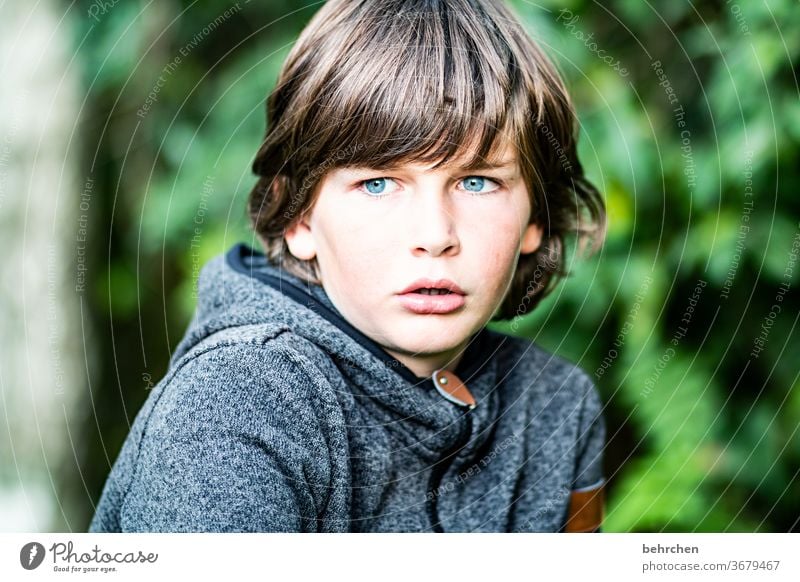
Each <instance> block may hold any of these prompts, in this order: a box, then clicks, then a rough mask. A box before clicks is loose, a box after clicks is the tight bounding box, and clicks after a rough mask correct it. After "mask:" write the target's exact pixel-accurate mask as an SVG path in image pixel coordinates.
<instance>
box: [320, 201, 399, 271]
mask: <svg viewBox="0 0 800 582" xmlns="http://www.w3.org/2000/svg"><path fill="white" fill-rule="evenodd" d="M378 224H379V222H376V221H374V220H369V219H368V218H367V217H365V216H363V213H359V212H347V213H341V212H340V213H338V214H331V213H328V215H327V218H326V219H325V220H320V221H317V222H316V224H314V226H313V229H314V235H315V239H316V243H317V253H318V256H319V261H320V262H321V263H322V264H323V270H327V271H328V273H329V276H335V277H336V278H337V279H338V280H339V281H341V282H343V283H345V282H346V283H348V284H353V285H359V286H371V285H374V284H375V279H376V277H375V273H376V272H379V271H380V266H381V265H385V264H387V261H388V259H389V258H390V257H389V255H390V254H391V252H390V249H391V245H390V240H389V237H388V236H387V229H386V228H385V227H384V228H380V227H379V226H377V225H378ZM326 267H327V269H326ZM334 269H335V271H336V273H335V275H334V273H333V270H334Z"/></svg>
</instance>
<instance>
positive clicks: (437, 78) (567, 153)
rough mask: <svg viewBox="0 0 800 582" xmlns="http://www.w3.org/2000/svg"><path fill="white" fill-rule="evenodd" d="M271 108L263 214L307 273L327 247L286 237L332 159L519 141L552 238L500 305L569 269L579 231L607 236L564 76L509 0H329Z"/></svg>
mask: <svg viewBox="0 0 800 582" xmlns="http://www.w3.org/2000/svg"><path fill="white" fill-rule="evenodd" d="M267 120H268V124H269V125H268V128H267V133H266V137H265V139H264V142H263V144H262V146H261V148H260V149H259V151H258V154H257V155H256V158H255V161H254V163H253V171H254V172H255V173H256V174H257V175H258V176H260V178H259V180H258V182H257V184H256V185H255V187H254V188H253V191H252V192H251V194H250V199H249V208H248V210H249V214H250V219H251V222H252V225H253V228H254V230H255V232H256V233H257V235H258V236H259V238H260V239H261V242H262V244H263V246H264V249H265V251H266V254H267V256H268V257H269V259H270V260H271V261H272V262H274V263H276V264H279V265H281V266H282V267H283V268H284V269H286V270H287V271H289V272H290V273H292V274H294V275H297V276H299V277H301V278H302V279H304V280H306V281H309V282H313V283H316V284H319V283H320V280H319V276H318V268H317V264H316V259H314V260H312V261H303V260H300V259H297V258H296V257H294V256H293V255H292V254H291V253H290V252H289V250H288V247H287V246H286V241H285V240H284V237H283V235H284V232H285V231H286V230H287V229H288V228H290V227H291V226H292V225H293V224H294V223H295V222H296V221H298V220H300V219H301V217H302V216H303V215H304V213H306V212H307V211H308V210H310V208H311V207H312V205H313V203H314V194H315V191H316V189H317V188H316V186H317V185H318V184H319V183H320V181H321V179H322V177H323V176H324V175H325V173H326V172H327V171H329V170H331V169H333V168H338V167H343V166H350V165H358V166H367V167H372V168H376V169H377V168H385V167H389V166H391V165H394V164H401V163H403V162H418V163H431V164H433V163H436V166H438V165H440V164H442V163H447V162H449V161H451V160H453V159H456V158H458V159H461V157H462V156H469V157H468V158H467V159H466V161H465V165H464V167H465V169H469V168H470V167H471V166H477V165H478V164H479V163H480V162H482V161H484V160H485V159H487V158H489V159H491V157H492V156H494V155H495V154H496V153H497V147H498V146H499V145H500V144H501V143H502V142H503V141H505V139H511V141H512V143H514V145H515V146H516V148H517V159H518V161H519V164H520V167H521V169H522V175H523V178H524V180H525V183H526V185H527V186H528V191H529V192H530V193H531V198H532V200H531V203H532V208H533V211H532V213H531V223H535V224H538V225H540V226H541V227H542V228H543V238H542V245H541V246H540V248H539V249H538V250H537V251H536V252H534V253H532V254H529V255H521V256H520V259H519V264H518V266H517V270H516V273H515V275H514V280H513V282H512V284H511V287H510V290H509V293H508V294H507V296H506V298H505V299H504V301H503V303H502V305H501V306H500V309H499V311H498V313H497V314H496V315H497V317H498V318H501V319H509V318H511V317H514V316H515V315H520V314H521V313H524V312H525V311H526V310H529V309H532V308H533V307H534V306H535V305H536V304H537V303H538V302H539V301H540V300H541V299H542V298H543V297H544V296H545V295H546V294H547V293H549V292H550V291H551V290H552V288H553V287H554V286H555V283H556V282H557V281H558V279H559V277H562V276H565V275H566V270H565V263H566V257H565V237H566V236H567V235H568V234H570V233H572V232H574V233H576V235H577V237H578V242H579V245H580V247H581V248H583V247H585V246H586V243H587V241H588V240H591V241H592V242H593V243H594V244H593V250H596V248H597V247H598V246H599V244H600V242H601V240H602V237H603V233H604V229H605V209H604V205H603V201H602V198H601V197H600V194H599V193H598V191H597V190H596V189H595V188H594V186H592V185H591V184H590V183H589V182H588V181H587V179H586V178H585V177H584V175H583V170H582V168H581V165H580V162H579V161H578V157H577V150H576V137H577V128H576V125H577V124H576V119H575V114H574V111H573V109H572V105H571V103H570V99H569V96H568V95H567V92H566V89H565V87H564V84H563V82H562V81H561V79H560V78H559V76H558V73H557V72H556V70H555V68H554V67H553V65H552V64H551V63H550V62H549V60H548V59H547V58H546V57H545V55H544V54H543V53H542V52H541V50H540V49H539V48H538V47H537V46H536V44H535V43H534V42H533V41H532V40H531V38H530V37H529V36H528V35H527V34H526V33H525V31H524V30H523V29H522V27H521V26H520V24H519V22H518V21H517V19H516V18H515V17H514V15H513V14H512V13H511V12H510V11H509V9H508V8H507V7H506V6H504V5H503V4H502V3H501V2H498V1H492V0H329V1H328V2H327V3H326V4H325V5H324V6H323V7H322V8H321V9H320V10H319V11H318V12H317V13H316V15H315V16H314V17H313V18H312V20H311V21H310V22H309V24H308V25H307V26H306V28H305V29H304V30H303V32H302V33H301V35H300V37H299V39H298V41H297V43H296V44H295V46H294V47H293V49H292V51H291V52H290V54H289V56H288V57H287V60H286V62H285V63H284V66H283V69H282V71H281V73H280V75H279V78H278V82H277V85H276V87H275V89H274V90H273V92H272V93H271V94H270V96H269V99H268V101H267ZM586 211H588V216H586Z"/></svg>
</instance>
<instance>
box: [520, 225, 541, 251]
mask: <svg viewBox="0 0 800 582" xmlns="http://www.w3.org/2000/svg"><path fill="white" fill-rule="evenodd" d="M541 244H542V227H541V226H539V225H538V224H529V225H528V226H527V228H526V229H525V233H524V234H523V235H522V244H521V245H520V249H519V252H520V254H523V255H528V254H530V253H532V252H534V251H535V250H536V249H538V248H539V245H541Z"/></svg>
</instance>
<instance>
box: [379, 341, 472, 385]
mask: <svg viewBox="0 0 800 582" xmlns="http://www.w3.org/2000/svg"><path fill="white" fill-rule="evenodd" d="M464 348H465V346H464V345H460V346H458V347H456V348H453V349H452V350H449V351H447V352H443V353H439V354H430V355H428V354H410V353H407V352H395V351H393V350H389V349H386V348H384V350H385V351H386V352H387V353H389V354H390V355H391V356H393V357H394V358H395V359H397V360H398V361H399V362H400V363H402V364H403V365H404V366H406V367H407V368H408V369H409V370H411V371H412V372H414V374H416V375H417V376H419V377H421V378H427V377H430V376H431V375H432V374H433V373H434V372H435V371H436V370H441V369H444V370H448V371H450V372H455V370H456V367H457V366H458V363H459V362H460V361H461V358H462V357H463V356H464Z"/></svg>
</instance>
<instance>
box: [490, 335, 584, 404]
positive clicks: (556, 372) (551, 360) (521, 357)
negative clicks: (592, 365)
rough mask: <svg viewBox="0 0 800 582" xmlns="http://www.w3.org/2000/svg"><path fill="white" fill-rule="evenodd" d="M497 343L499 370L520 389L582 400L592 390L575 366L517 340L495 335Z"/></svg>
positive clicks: (547, 351) (526, 341)
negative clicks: (499, 347) (498, 342)
mask: <svg viewBox="0 0 800 582" xmlns="http://www.w3.org/2000/svg"><path fill="white" fill-rule="evenodd" d="M492 334H493V335H494V336H495V337H496V338H497V340H498V341H500V342H501V349H500V350H499V357H500V358H501V369H502V370H504V371H505V372H504V373H507V374H508V377H509V380H510V381H511V382H513V383H517V384H519V385H520V387H521V388H522V389H524V390H533V391H535V392H537V393H546V394H549V395H551V396H552V395H554V394H555V395H561V396H564V397H570V398H572V399H576V398H577V399H584V398H586V397H587V396H589V393H590V392H593V391H595V390H596V389H595V386H594V382H593V380H592V378H591V376H589V374H588V373H587V372H586V371H585V370H584V369H583V368H581V367H580V366H579V365H577V364H575V363H574V362H572V361H570V360H568V359H567V358H565V357H563V356H559V355H557V354H554V353H553V352H551V351H549V350H547V349H545V348H543V347H542V346H540V345H538V344H536V343H535V342H533V341H531V340H529V339H526V338H521V337H516V336H511V335H508V334H504V333H500V332H495V331H493V332H492Z"/></svg>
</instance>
